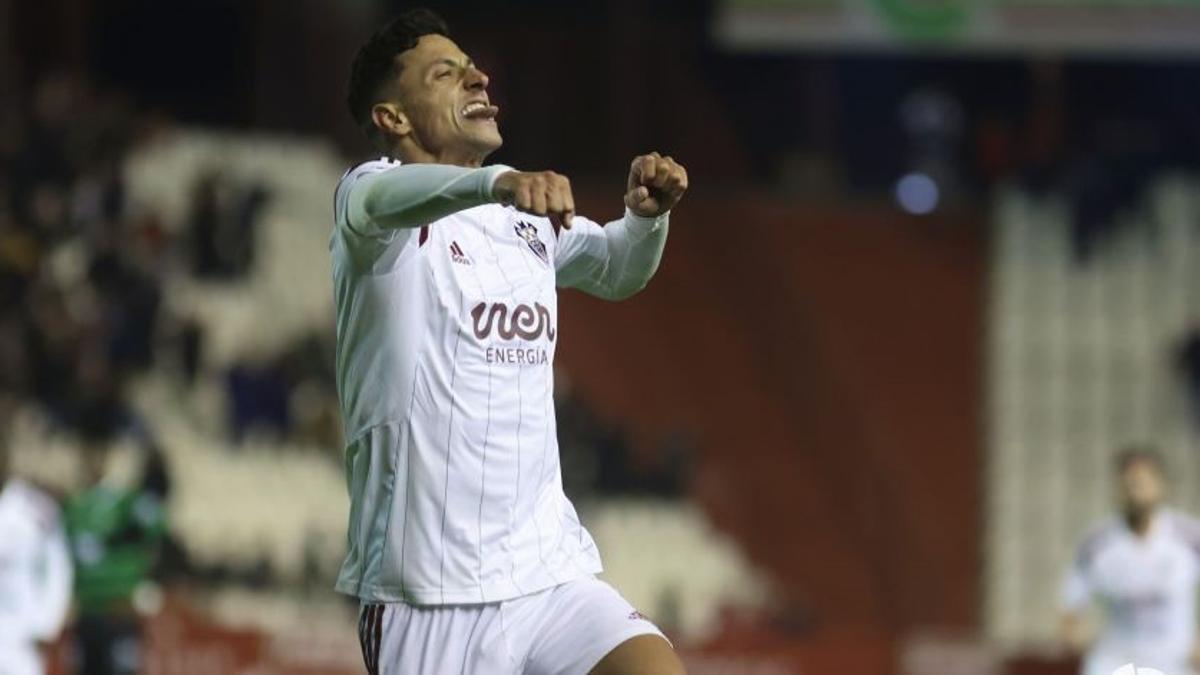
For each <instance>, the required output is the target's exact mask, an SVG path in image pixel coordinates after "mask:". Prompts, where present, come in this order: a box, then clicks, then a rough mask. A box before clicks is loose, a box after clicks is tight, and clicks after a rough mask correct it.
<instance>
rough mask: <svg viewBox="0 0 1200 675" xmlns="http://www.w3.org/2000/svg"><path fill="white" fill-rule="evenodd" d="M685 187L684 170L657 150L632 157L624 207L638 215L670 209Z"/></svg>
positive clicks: (646, 215)
mask: <svg viewBox="0 0 1200 675" xmlns="http://www.w3.org/2000/svg"><path fill="white" fill-rule="evenodd" d="M687 188H688V177H687V170H686V169H684V168H683V166H682V165H680V164H677V163H676V162H675V160H673V159H671V158H670V157H663V156H662V155H660V154H658V153H657V152H652V153H650V154H648V155H642V156H641V157H637V158H634V160H633V164H631V165H630V167H629V181H628V183H626V185H625V206H628V207H629V210H631V211H633V212H634V213H636V214H637V215H639V216H643V217H646V218H654V217H656V216H661V215H662V214H664V213H666V212H667V211H670V210H671V208H672V207H673V206H675V205H676V204H677V203H679V200H680V198H682V197H683V193H684V192H686V191H687Z"/></svg>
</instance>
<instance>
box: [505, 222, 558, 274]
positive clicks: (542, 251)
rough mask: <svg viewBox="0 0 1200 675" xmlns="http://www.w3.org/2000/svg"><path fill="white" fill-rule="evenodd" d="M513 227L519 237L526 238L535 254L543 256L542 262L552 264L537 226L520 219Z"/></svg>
mask: <svg viewBox="0 0 1200 675" xmlns="http://www.w3.org/2000/svg"><path fill="white" fill-rule="evenodd" d="M513 229H515V230H516V231H517V236H518V237H520V238H522V239H524V240H525V243H526V244H528V245H529V250H531V251H533V254H534V255H536V256H537V257H539V258H541V259H542V262H544V263H546V264H547V265H549V264H550V256H549V254H547V253H546V245H545V244H543V243H542V240H541V239H539V238H538V230H537V227H536V226H534V225H530V224H529V223H527V222H525V221H523V220H518V221H517V223H516V225H513Z"/></svg>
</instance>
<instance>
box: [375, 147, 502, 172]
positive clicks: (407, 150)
mask: <svg viewBox="0 0 1200 675" xmlns="http://www.w3.org/2000/svg"><path fill="white" fill-rule="evenodd" d="M391 156H392V157H395V158H397V159H399V160H400V161H401V162H404V163H405V164H447V165H450V166H462V167H467V168H470V169H477V168H479V167H481V166H483V160H484V159H485V157H486V155H481V154H479V153H477V152H472V151H456V150H450V149H447V150H443V151H441V152H437V153H434V152H429V151H428V150H426V149H425V148H421V147H418V146H417V145H415V144H412V143H406V144H401V145H398V146H396V147H395V148H393V149H392V153H391Z"/></svg>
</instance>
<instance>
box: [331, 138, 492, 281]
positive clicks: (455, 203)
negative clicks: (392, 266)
mask: <svg viewBox="0 0 1200 675" xmlns="http://www.w3.org/2000/svg"><path fill="white" fill-rule="evenodd" d="M511 170H512V169H511V168H510V167H508V166H505V165H502V164H495V165H492V166H489V167H485V168H480V169H472V168H466V167H460V166H449V165H445V164H400V163H398V162H396V161H395V160H390V159H381V160H376V161H372V162H365V163H363V164H360V165H358V166H356V167H355V168H353V169H351V170H350V171H348V172H346V175H345V176H343V177H342V180H341V181H340V182H339V183H338V187H337V190H336V191H335V193H334V222H335V223H336V227H337V230H338V232H339V233H340V234H341V236H342V239H343V241H344V242H346V246H347V248H348V249H349V250H350V253H351V255H352V257H354V258H355V259H357V261H358V262H360V263H369V262H371V261H373V260H375V259H377V258H378V257H380V256H381V255H382V254H383V253H384V252H386V251H387V250H389V249H392V248H393V247H397V246H404V245H405V244H406V243H408V242H409V240H411V239H412V238H413V236H414V231H415V228H420V227H423V226H426V225H429V224H430V223H431V222H433V221H435V220H438V219H441V218H444V217H446V216H448V215H450V214H452V213H455V212H457V211H462V210H463V209H468V208H471V207H474V206H480V205H482V204H488V203H491V202H493V201H495V200H494V198H493V196H492V188H493V186H494V184H495V182H496V178H498V177H499V176H500V174H502V173H505V172H507V171H511Z"/></svg>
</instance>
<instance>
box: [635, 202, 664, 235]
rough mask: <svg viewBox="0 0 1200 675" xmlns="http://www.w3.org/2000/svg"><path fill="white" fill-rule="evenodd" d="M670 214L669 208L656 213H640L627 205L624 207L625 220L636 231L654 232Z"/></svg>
mask: <svg viewBox="0 0 1200 675" xmlns="http://www.w3.org/2000/svg"><path fill="white" fill-rule="evenodd" d="M670 215H671V211H670V210H669V209H668V210H667V211H663V212H662V213H659V214H657V215H642V214H640V213H638V212H637V211H634V210H633V209H632V208H630V207H629V206H626V207H625V222H626V223H627V224H628V226H629V227H631V228H633V229H634V230H636V231H638V232H644V233H650V232H654V231H655V230H657V229H659V228H660V227H662V226H663V225H664V224H665V223H666V222H667V220H668V219H669V217H670Z"/></svg>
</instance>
